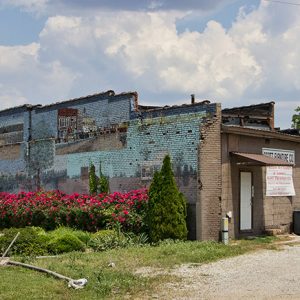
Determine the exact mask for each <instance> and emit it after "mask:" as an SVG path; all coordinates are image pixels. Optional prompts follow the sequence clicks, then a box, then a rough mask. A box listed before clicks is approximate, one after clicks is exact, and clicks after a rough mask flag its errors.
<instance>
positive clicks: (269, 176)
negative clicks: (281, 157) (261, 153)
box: [266, 166, 296, 196]
mask: <svg viewBox="0 0 300 300" xmlns="http://www.w3.org/2000/svg"><path fill="white" fill-rule="evenodd" d="M266 182H267V190H266V195H267V196H295V195H296V194H295V189H294V183H293V168H292V167H288V166H274V167H267V172H266Z"/></svg>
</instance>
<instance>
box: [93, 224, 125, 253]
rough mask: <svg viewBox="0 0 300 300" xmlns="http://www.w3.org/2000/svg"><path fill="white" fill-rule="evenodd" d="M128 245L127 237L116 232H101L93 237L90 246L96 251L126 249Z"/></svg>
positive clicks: (109, 230)
mask: <svg viewBox="0 0 300 300" xmlns="http://www.w3.org/2000/svg"><path fill="white" fill-rule="evenodd" d="M127 245H128V242H127V239H126V237H125V236H124V235H123V234H122V233H119V232H116V231H114V230H111V229H108V230H100V231H97V232H96V233H94V234H93V235H92V238H91V240H90V242H89V246H90V247H91V248H93V249H94V250H95V251H105V250H109V249H114V248H124V247H126V246H127Z"/></svg>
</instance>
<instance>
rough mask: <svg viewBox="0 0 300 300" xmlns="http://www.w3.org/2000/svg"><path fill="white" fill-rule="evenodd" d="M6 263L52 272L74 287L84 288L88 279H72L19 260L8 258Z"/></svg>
mask: <svg viewBox="0 0 300 300" xmlns="http://www.w3.org/2000/svg"><path fill="white" fill-rule="evenodd" d="M6 264H7V265H13V266H20V267H24V268H28V269H32V270H35V271H39V272H44V273H47V274H50V275H52V276H54V277H57V278H59V279H63V280H66V281H68V286H69V287H73V288H74V289H82V288H83V287H84V286H85V285H86V283H87V279H85V278H82V279H78V280H75V279H72V278H70V277H67V276H64V275H61V274H59V273H56V272H54V271H51V270H48V269H44V268H40V267H37V266H33V265H29V264H24V263H21V262H18V261H12V260H8V261H7V262H6Z"/></svg>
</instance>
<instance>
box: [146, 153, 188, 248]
mask: <svg viewBox="0 0 300 300" xmlns="http://www.w3.org/2000/svg"><path fill="white" fill-rule="evenodd" d="M146 222H147V224H148V229H149V237H150V239H151V241H152V242H158V241H160V240H164V239H179V240H185V239H186V238H187V227H186V200H185V198H184V196H183V194H181V193H180V192H179V190H178V187H177V185H176V182H175V178H174V174H173V171H172V167H171V160H170V157H169V156H168V155H167V156H166V157H165V158H164V161H163V166H162V169H161V171H160V172H156V173H155V175H154V178H153V181H152V183H151V186H150V189H149V203H148V211H147V217H146Z"/></svg>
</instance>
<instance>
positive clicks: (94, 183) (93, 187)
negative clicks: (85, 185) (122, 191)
mask: <svg viewBox="0 0 300 300" xmlns="http://www.w3.org/2000/svg"><path fill="white" fill-rule="evenodd" d="M89 188H90V194H91V195H92V194H97V189H98V178H97V175H96V168H95V166H94V165H93V164H92V163H91V164H90V169H89Z"/></svg>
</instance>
